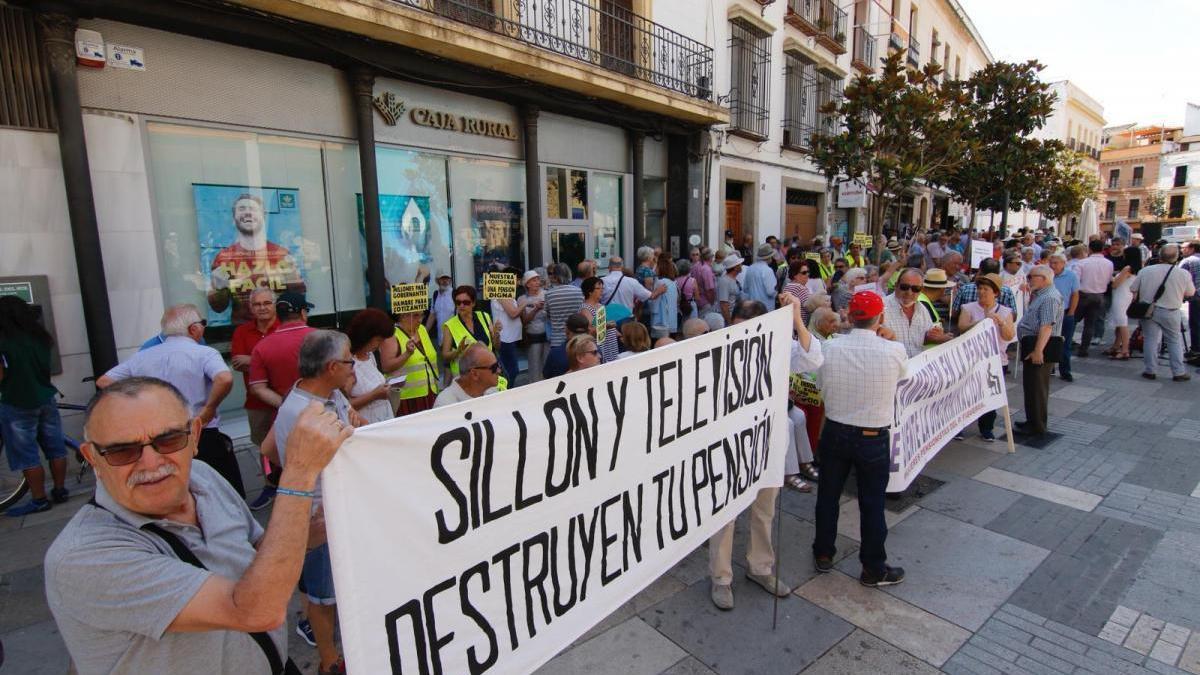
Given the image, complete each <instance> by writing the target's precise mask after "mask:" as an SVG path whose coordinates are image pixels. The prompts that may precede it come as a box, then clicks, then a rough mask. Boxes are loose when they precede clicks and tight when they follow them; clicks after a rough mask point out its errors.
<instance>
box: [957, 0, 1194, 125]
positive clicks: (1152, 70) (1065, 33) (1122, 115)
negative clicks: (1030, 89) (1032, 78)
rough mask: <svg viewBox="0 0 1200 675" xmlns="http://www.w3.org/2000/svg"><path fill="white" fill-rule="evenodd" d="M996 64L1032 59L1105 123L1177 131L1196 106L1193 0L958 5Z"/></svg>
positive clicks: (1013, 0)
mask: <svg viewBox="0 0 1200 675" xmlns="http://www.w3.org/2000/svg"><path fill="white" fill-rule="evenodd" d="M958 1H959V4H960V5H962V8H963V9H964V10H966V12H967V15H968V16H970V17H971V21H972V22H973V23H974V24H975V28H976V29H977V30H978V31H979V33H980V34H981V35H982V36H983V41H984V43H985V44H987V46H988V49H990V50H991V52H992V57H993V58H995V59H996V60H998V61H1027V60H1029V59H1037V60H1038V61H1040V62H1041V63H1042V64H1043V65H1045V66H1046V69H1045V70H1043V71H1042V74H1041V76H1042V79H1043V80H1044V81H1046V82H1053V81H1056V80H1064V79H1066V80H1070V81H1071V82H1073V83H1074V84H1075V85H1076V86H1078V87H1080V88H1081V89H1083V91H1084V92H1086V93H1087V94H1088V95H1089V96H1091V97H1092V98H1094V99H1096V101H1097V102H1099V103H1100V105H1102V106H1103V107H1104V119H1105V120H1106V123H1107V125H1108V126H1113V125H1117V124H1126V123H1130V122H1133V123H1137V124H1138V125H1143V126H1144V125H1151V124H1163V123H1166V124H1167V125H1175V126H1182V125H1183V115H1184V108H1185V106H1186V104H1187V103H1189V102H1191V103H1197V104H1200V67H1198V66H1200V39H1198V36H1197V31H1198V30H1200V0H958Z"/></svg>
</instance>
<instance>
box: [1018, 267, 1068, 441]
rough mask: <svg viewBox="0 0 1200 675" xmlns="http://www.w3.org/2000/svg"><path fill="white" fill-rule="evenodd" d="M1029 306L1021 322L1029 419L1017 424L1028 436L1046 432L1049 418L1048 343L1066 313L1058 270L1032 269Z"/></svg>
mask: <svg viewBox="0 0 1200 675" xmlns="http://www.w3.org/2000/svg"><path fill="white" fill-rule="evenodd" d="M1029 286H1030V289H1031V293H1030V298H1029V306H1028V307H1027V308H1026V309H1025V313H1024V314H1023V315H1021V321H1020V323H1018V324H1017V339H1018V340H1019V341H1020V345H1021V359H1022V360H1023V361H1024V364H1023V367H1022V369H1021V376H1022V385H1023V387H1024V390H1025V422H1024V423H1018V424H1017V428H1018V430H1020V431H1021V433H1022V434H1024V435H1026V436H1032V437H1039V436H1044V435H1045V434H1046V430H1047V424H1048V422H1049V419H1048V416H1047V415H1048V413H1047V407H1048V405H1049V402H1050V369H1051V368H1052V367H1053V364H1052V363H1050V362H1048V361H1047V360H1046V346H1047V345H1048V344H1049V343H1050V338H1052V337H1054V336H1055V335H1058V332H1059V328H1058V327H1059V324H1060V323H1061V321H1062V316H1063V298H1062V296H1061V295H1059V293H1058V289H1056V288H1055V287H1054V271H1053V270H1051V269H1050V268H1049V267H1047V266H1045V265H1036V266H1034V268H1033V269H1032V270H1030V271H1029Z"/></svg>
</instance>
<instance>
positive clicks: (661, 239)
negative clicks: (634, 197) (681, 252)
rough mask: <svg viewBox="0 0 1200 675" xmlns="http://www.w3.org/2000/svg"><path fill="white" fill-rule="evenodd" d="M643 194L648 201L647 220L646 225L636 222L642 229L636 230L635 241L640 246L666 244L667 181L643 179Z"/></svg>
mask: <svg viewBox="0 0 1200 675" xmlns="http://www.w3.org/2000/svg"><path fill="white" fill-rule="evenodd" d="M642 196H643V198H644V199H645V202H646V203H645V209H646V222H645V224H644V225H642V224H641V223H637V224H635V226H636V227H638V228H640V231H638V232H634V235H633V238H634V241H635V242H636V243H637V244H638V245H639V246H665V239H666V236H667V235H666V218H667V181H666V180H665V179H662V178H645V179H643V180H642Z"/></svg>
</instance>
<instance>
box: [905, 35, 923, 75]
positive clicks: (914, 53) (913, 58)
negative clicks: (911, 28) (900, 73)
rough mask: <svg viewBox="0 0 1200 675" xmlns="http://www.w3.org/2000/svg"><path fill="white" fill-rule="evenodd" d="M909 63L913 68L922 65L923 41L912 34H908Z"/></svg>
mask: <svg viewBox="0 0 1200 675" xmlns="http://www.w3.org/2000/svg"><path fill="white" fill-rule="evenodd" d="M908 65H910V66H912V67H913V68H920V67H921V43H920V42H918V41H917V38H915V37H913V36H911V35H909V36H908Z"/></svg>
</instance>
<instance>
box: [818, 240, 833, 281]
mask: <svg viewBox="0 0 1200 675" xmlns="http://www.w3.org/2000/svg"><path fill="white" fill-rule="evenodd" d="M817 269H818V270H819V271H820V274H821V281H823V282H825V287H826V288H828V287H829V283H830V282H829V280H830V279H832V278H833V273H834V272H835V271H837V270H836V268H835V266H834V263H833V249H828V248H823V249H821V260H820V261H818V262H817Z"/></svg>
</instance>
